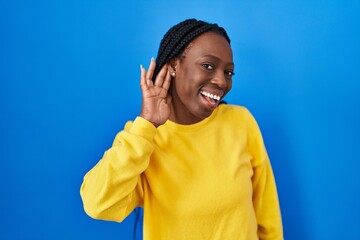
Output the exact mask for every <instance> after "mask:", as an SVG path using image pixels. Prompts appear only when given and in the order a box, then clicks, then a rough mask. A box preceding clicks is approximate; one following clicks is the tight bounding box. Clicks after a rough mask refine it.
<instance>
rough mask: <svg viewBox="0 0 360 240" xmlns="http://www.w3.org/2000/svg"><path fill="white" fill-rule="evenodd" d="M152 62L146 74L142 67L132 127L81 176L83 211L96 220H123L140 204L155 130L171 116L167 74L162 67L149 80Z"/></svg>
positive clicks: (122, 132) (120, 135)
mask: <svg viewBox="0 0 360 240" xmlns="http://www.w3.org/2000/svg"><path fill="white" fill-rule="evenodd" d="M154 69H155V61H154V60H153V59H152V60H151V63H150V66H149V71H148V72H146V70H145V68H143V67H142V66H141V76H140V87H141V91H142V100H143V101H142V109H141V114H140V117H137V118H136V119H135V121H134V122H133V124H132V125H131V126H130V124H128V125H126V126H125V129H124V130H123V131H121V132H120V133H119V134H118V135H117V136H116V138H115V141H114V143H113V146H112V147H111V148H110V149H109V150H108V151H106V152H105V154H104V156H103V158H102V159H101V160H100V161H99V162H98V164H97V165H96V166H95V167H94V168H93V169H91V170H90V171H89V172H88V173H87V174H86V175H85V177H84V181H83V183H82V186H81V190H80V193H81V197H82V200H83V204H84V209H85V212H86V213H87V214H88V215H89V216H91V217H93V218H97V219H104V220H112V221H122V220H123V219H124V218H126V216H127V215H129V213H130V212H131V211H132V210H133V209H134V208H135V207H136V206H137V205H141V204H142V201H143V194H144V191H143V186H144V183H145V181H146V179H145V177H144V175H143V174H142V173H143V172H144V171H145V170H146V168H147V166H148V165H149V161H150V156H151V154H152V152H153V150H154V145H153V139H154V136H155V133H156V127H158V126H160V125H162V124H164V123H165V122H166V120H167V119H168V118H169V115H170V103H171V97H170V96H169V95H168V90H169V86H170V80H171V77H170V74H169V72H168V71H167V65H165V66H164V67H163V68H162V69H161V71H160V72H159V74H158V75H157V77H156V80H155V82H153V81H152V76H153V74H154Z"/></svg>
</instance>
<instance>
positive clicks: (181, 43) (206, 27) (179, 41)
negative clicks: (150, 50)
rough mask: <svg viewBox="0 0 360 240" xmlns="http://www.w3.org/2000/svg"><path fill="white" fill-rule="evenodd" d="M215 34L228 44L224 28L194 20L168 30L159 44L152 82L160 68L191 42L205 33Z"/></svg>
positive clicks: (228, 39)
mask: <svg viewBox="0 0 360 240" xmlns="http://www.w3.org/2000/svg"><path fill="white" fill-rule="evenodd" d="M210 31H211V32H215V33H217V34H219V35H221V36H223V37H224V38H225V39H226V40H227V42H228V43H229V44H230V38H229V36H228V35H227V33H226V31H225V29H224V28H222V27H219V26H218V25H217V24H210V23H207V22H204V21H201V20H196V19H194V18H192V19H187V20H185V21H182V22H180V23H178V24H177V25H175V26H173V27H172V28H170V29H169V30H168V31H167V33H166V34H165V35H164V37H163V39H162V40H161V42H160V47H159V50H158V55H157V57H156V67H155V71H154V75H153V81H155V79H156V76H157V75H158V73H159V72H160V70H161V68H162V67H163V66H164V65H165V64H166V63H168V62H169V61H170V60H172V59H174V58H176V57H179V56H180V55H181V54H182V53H183V51H184V50H185V49H186V47H187V46H188V45H189V43H190V42H191V41H193V40H194V39H195V38H196V37H198V36H200V35H201V34H203V33H205V32H210Z"/></svg>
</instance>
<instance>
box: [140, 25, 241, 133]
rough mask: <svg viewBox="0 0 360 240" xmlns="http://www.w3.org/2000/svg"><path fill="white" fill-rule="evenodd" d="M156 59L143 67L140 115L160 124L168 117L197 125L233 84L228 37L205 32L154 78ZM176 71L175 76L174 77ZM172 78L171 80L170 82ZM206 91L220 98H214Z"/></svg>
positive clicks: (175, 120) (180, 122)
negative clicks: (146, 66)
mask: <svg viewBox="0 0 360 240" xmlns="http://www.w3.org/2000/svg"><path fill="white" fill-rule="evenodd" d="M154 69H155V61H154V60H153V59H152V60H151V62H150V66H149V70H148V71H146V69H145V68H143V67H141V76H140V87H141V90H142V97H143V99H142V109H141V114H140V116H141V117H143V118H145V119H147V120H148V121H150V122H151V123H153V124H154V126H155V127H158V126H160V125H162V124H164V123H165V122H166V121H167V120H168V119H170V120H171V121H173V122H176V123H179V124H194V123H197V122H199V121H201V120H203V119H205V118H207V117H209V116H210V115H211V113H212V112H213V111H214V109H215V108H216V107H217V105H218V103H219V102H220V100H221V99H222V98H223V97H225V95H226V94H227V93H228V92H229V91H230V89H231V87H232V75H233V71H234V63H233V55H232V50H231V47H230V45H229V43H228V42H227V41H226V39H225V38H224V37H223V36H221V35H219V34H217V33H214V32H206V33H204V34H202V35H200V36H198V37H197V38H195V40H193V41H192V42H191V43H190V44H189V46H188V48H187V49H186V51H185V53H184V54H183V55H182V56H180V57H178V58H176V59H173V60H171V61H170V62H169V63H168V64H167V65H165V66H164V67H163V68H162V69H161V71H160V72H159V74H158V76H157V77H156V79H155V83H153V82H152V81H151V78H152V76H153V73H154ZM174 73H175V77H171V76H172V74H174ZM171 81H172V83H171ZM207 94H213V95H215V96H217V97H220V98H221V99H220V100H219V99H218V100H216V101H215V100H212V99H210V98H209V97H207V96H204V95H207Z"/></svg>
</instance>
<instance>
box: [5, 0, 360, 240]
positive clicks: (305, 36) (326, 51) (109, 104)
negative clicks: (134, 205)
mask: <svg viewBox="0 0 360 240" xmlns="http://www.w3.org/2000/svg"><path fill="white" fill-rule="evenodd" d="M359 10H360V1H346V0H337V1H336V0H328V1H320V0H314V1H280V0H265V1H257V0H255V1H249V0H247V1H229V0H224V1H187V0H182V1H120V0H119V1H115V0H112V1H110V0H102V1H100V0H87V1H85V0H83V1H80V0H78V1H70V0H54V1H45V0H34V1H20V0H13V1H3V0H0V111H1V112H0V114H1V115H0V116H1V117H0V123H1V124H0V133H1V134H0V144H1V145H0V159H1V161H0V189H1V192H0V194H1V195H0V216H1V217H0V239H131V236H132V229H133V221H134V215H133V214H132V215H130V216H129V217H128V218H127V219H126V220H125V221H124V222H123V223H121V224H118V223H111V222H105V221H96V220H93V219H91V218H89V217H88V216H86V214H85V213H84V211H83V209H82V203H81V199H80V196H79V188H80V184H81V182H82V178H83V176H84V174H85V173H86V172H87V171H88V170H89V169H90V168H91V167H92V166H94V165H95V163H96V162H97V161H98V160H99V159H100V158H101V157H102V155H103V152H104V151H105V150H106V149H107V148H109V147H110V146H111V143H112V141H113V138H114V137H115V134H116V133H117V132H118V131H119V130H121V129H122V127H123V125H124V123H125V122H126V121H127V120H132V119H134V118H135V117H136V116H137V115H138V114H139V111H140V103H141V93H140V88H139V65H140V64H143V65H145V66H147V65H148V61H149V60H150V58H151V57H152V56H154V57H155V56H156V53H157V48H158V46H159V42H160V40H161V38H162V36H163V34H164V33H165V32H166V31H167V30H168V29H169V28H170V27H171V26H172V25H174V24H176V23H178V22H179V21H181V20H184V19H185V18H189V17H196V18H199V19H203V20H207V21H210V22H217V23H219V24H220V25H222V26H224V27H225V28H226V29H227V31H228V33H229V35H230V37H231V39H232V47H233V51H234V60H235V64H236V76H235V77H234V83H233V84H234V86H233V89H232V92H231V93H230V94H229V95H228V97H227V101H228V102H229V103H234V104H240V105H245V106H247V107H248V108H249V109H250V110H251V111H252V113H253V114H254V116H255V117H256V119H257V120H258V123H259V125H260V127H261V129H262V132H263V135H264V140H265V143H266V145H267V148H268V152H269V155H270V157H271V160H272V164H273V168H274V173H275V176H276V180H277V185H278V191H279V197H280V203H281V208H282V214H283V222H284V232H285V238H286V239H295V240H297V239H298V240H300V239H301V240H304V239H316V240H319V239H324V240H325V239H326V240H328V239H360V232H359V230H358V229H359V225H360V207H359V203H360V177H359V176H360V174H359V173H358V172H359V169H360V158H359V149H360V138H359V134H360V128H359V123H360V107H359V102H360V96H359V95H360V94H359V88H360V84H359V82H360V72H359V71H360V24H359V23H360V17H359Z"/></svg>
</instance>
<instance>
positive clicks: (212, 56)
mask: <svg viewBox="0 0 360 240" xmlns="http://www.w3.org/2000/svg"><path fill="white" fill-rule="evenodd" d="M205 57H209V58H214V59H216V60H217V61H221V58H219V57H217V56H214V55H212V54H206V55H204V56H201V58H205ZM226 65H232V66H235V64H234V62H229V63H227V64H226Z"/></svg>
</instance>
